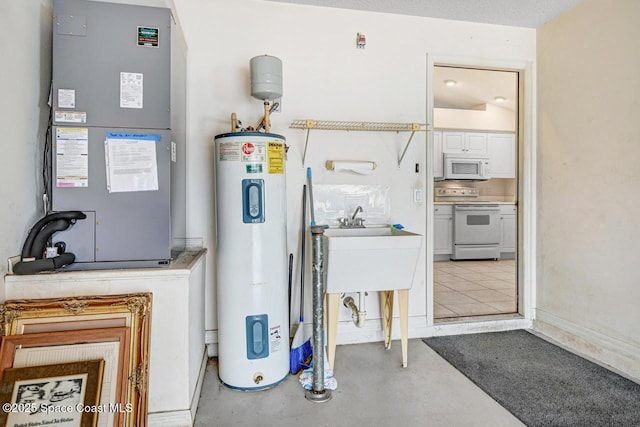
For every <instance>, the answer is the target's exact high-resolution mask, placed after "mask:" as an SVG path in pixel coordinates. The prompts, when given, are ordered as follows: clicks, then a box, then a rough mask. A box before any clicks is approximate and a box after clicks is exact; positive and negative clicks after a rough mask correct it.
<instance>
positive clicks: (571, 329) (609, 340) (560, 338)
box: [533, 309, 640, 383]
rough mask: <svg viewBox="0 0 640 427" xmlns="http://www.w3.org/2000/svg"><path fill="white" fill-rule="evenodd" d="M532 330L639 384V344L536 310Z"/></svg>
mask: <svg viewBox="0 0 640 427" xmlns="http://www.w3.org/2000/svg"><path fill="white" fill-rule="evenodd" d="M533 330H534V331H535V332H537V333H539V334H541V335H543V336H544V337H546V338H549V339H551V340H552V341H555V342H556V343H557V344H559V345H560V346H562V347H564V348H566V349H568V350H570V351H572V352H574V353H576V354H579V355H580V356H583V357H585V358H586V359H589V360H592V361H593V362H596V363H598V364H600V365H602V366H604V367H606V368H608V369H610V370H612V371H614V372H617V373H619V374H620V375H623V376H625V377H627V378H629V379H630V380H632V381H635V382H638V383H640V346H638V345H636V344H632V343H629V342H625V341H622V340H620V339H617V338H615V337H612V336H610V335H606V334H604V333H602V332H598V331H595V330H593V329H590V328H586V327H584V326H582V325H578V324H576V323H573V322H570V321H568V320H565V319H562V318H560V317H558V316H556V315H554V314H552V313H549V312H547V311H544V310H541V309H536V316H535V320H534V322H533Z"/></svg>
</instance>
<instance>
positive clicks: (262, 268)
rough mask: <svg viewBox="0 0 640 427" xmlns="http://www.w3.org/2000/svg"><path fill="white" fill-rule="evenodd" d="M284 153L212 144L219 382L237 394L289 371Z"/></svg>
mask: <svg viewBox="0 0 640 427" xmlns="http://www.w3.org/2000/svg"><path fill="white" fill-rule="evenodd" d="M284 148H285V139H284V137H282V136H280V135H275V134H271V133H260V132H235V133H226V134H221V135H217V136H216V137H215V155H216V161H215V167H216V206H217V235H218V246H217V257H218V263H217V264H218V265H217V279H218V280H217V308H218V365H219V366H218V368H219V369H218V374H219V376H220V380H221V381H222V382H223V383H224V384H225V385H226V386H228V387H231V388H237V389H241V390H260V389H265V388H270V387H273V386H275V385H276V384H278V383H279V382H280V381H282V380H283V379H285V378H286V376H287V375H288V371H289V308H288V307H289V306H288V274H287V270H288V257H287V240H286V237H287V236H286V233H287V217H286V212H287V204H286V187H285V149H284Z"/></svg>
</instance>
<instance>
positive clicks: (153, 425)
mask: <svg viewBox="0 0 640 427" xmlns="http://www.w3.org/2000/svg"><path fill="white" fill-rule="evenodd" d="M148 424H149V427H191V426H193V421H192V420H191V411H189V410H188V409H184V410H181V411H171V412H155V413H152V414H149V418H148Z"/></svg>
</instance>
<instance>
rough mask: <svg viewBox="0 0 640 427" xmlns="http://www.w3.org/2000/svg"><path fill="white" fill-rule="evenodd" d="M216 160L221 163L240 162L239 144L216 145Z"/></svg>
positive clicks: (224, 143)
mask: <svg viewBox="0 0 640 427" xmlns="http://www.w3.org/2000/svg"><path fill="white" fill-rule="evenodd" d="M218 159H220V161H221V162H238V161H240V143H238V142H234V141H226V142H221V143H220V144H219V145H218Z"/></svg>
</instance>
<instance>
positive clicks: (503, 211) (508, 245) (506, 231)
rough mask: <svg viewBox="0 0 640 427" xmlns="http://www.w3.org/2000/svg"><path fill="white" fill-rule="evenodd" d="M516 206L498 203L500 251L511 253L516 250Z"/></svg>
mask: <svg viewBox="0 0 640 427" xmlns="http://www.w3.org/2000/svg"><path fill="white" fill-rule="evenodd" d="M517 216H518V208H517V207H516V206H515V205H500V228H501V237H500V253H501V254H513V255H515V252H516V236H517V230H518V229H517V221H516V218H517ZM501 256H503V255H501Z"/></svg>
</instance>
